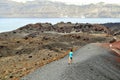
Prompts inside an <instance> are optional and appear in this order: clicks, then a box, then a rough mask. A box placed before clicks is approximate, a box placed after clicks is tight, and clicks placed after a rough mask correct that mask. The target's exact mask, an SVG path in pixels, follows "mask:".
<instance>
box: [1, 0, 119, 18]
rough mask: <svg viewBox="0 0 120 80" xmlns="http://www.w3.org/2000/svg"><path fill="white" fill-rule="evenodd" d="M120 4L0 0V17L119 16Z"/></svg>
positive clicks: (46, 0)
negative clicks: (67, 3)
mask: <svg viewBox="0 0 120 80" xmlns="http://www.w3.org/2000/svg"><path fill="white" fill-rule="evenodd" d="M119 12H120V5H116V4H104V3H98V4H88V5H81V6H76V5H66V4H64V3H59V2H51V1H48V0H44V1H43V0H35V1H32V2H27V3H17V2H13V1H10V0H0V17H43V18H45V17H51V18H53V17H54V18H56V17H75V18H85V17H86V18H120V15H119Z"/></svg>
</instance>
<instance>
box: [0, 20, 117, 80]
mask: <svg viewBox="0 0 120 80" xmlns="http://www.w3.org/2000/svg"><path fill="white" fill-rule="evenodd" d="M118 38H119V37H118ZM110 39H112V35H111V30H110V29H109V28H108V27H105V26H104V25H100V24H88V23H86V24H83V23H71V22H67V23H64V22H60V23H57V24H54V25H53V24H51V23H36V24H28V25H25V26H23V27H20V28H18V29H16V30H14V31H10V32H5V33H1V34H0V63H1V64H0V67H1V68H0V74H1V75H0V79H1V80H19V78H20V77H22V76H24V75H26V74H28V73H29V72H32V71H34V70H35V69H36V68H39V67H40V66H43V65H45V64H48V63H50V62H52V61H55V60H58V59H60V58H63V57H64V56H65V55H67V54H68V52H69V50H70V49H71V48H73V49H74V50H76V49H78V48H80V47H82V46H84V45H86V44H88V43H96V42H97V43H98V42H100V43H104V42H109V40H110Z"/></svg>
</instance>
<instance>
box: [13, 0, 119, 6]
mask: <svg viewBox="0 0 120 80" xmlns="http://www.w3.org/2000/svg"><path fill="white" fill-rule="evenodd" d="M12 1H17V2H26V1H34V0H12ZM49 1H59V2H64V3H66V4H76V5H81V4H89V3H98V2H105V3H116V4H120V0H49Z"/></svg>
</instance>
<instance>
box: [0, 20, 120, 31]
mask: <svg viewBox="0 0 120 80" xmlns="http://www.w3.org/2000/svg"><path fill="white" fill-rule="evenodd" d="M61 21H63V22H72V23H115V22H120V18H0V32H6V31H11V30H15V29H17V28H19V27H22V26H24V25H26V24H30V23H33V24H34V23H45V22H50V23H52V24H56V23H58V22H61Z"/></svg>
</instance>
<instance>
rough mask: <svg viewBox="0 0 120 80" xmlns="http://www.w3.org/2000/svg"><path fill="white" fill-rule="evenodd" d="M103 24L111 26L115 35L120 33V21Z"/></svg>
mask: <svg viewBox="0 0 120 80" xmlns="http://www.w3.org/2000/svg"><path fill="white" fill-rule="evenodd" d="M102 25H103V26H106V27H107V28H109V29H110V30H111V32H112V34H113V35H120V23H106V24H102Z"/></svg>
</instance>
